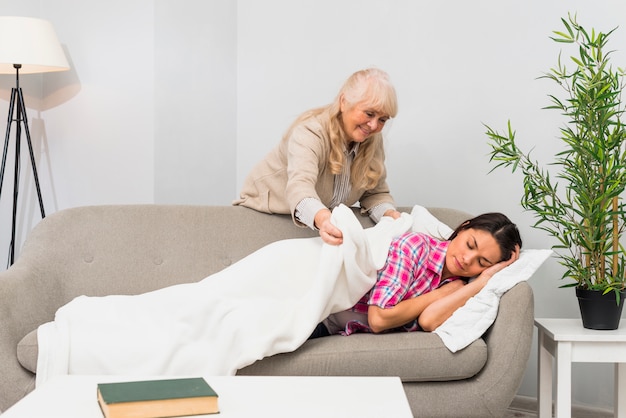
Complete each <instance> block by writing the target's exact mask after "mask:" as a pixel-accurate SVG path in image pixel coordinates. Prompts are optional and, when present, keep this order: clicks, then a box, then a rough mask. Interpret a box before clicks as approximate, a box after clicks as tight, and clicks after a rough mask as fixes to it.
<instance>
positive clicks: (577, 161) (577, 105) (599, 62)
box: [486, 14, 626, 329]
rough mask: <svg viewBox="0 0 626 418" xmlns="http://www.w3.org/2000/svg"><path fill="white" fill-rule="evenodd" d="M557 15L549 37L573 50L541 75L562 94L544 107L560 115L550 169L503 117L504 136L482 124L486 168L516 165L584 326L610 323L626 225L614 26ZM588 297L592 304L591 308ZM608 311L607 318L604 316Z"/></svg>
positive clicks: (621, 291) (615, 320) (615, 322)
mask: <svg viewBox="0 0 626 418" xmlns="http://www.w3.org/2000/svg"><path fill="white" fill-rule="evenodd" d="M561 21H562V23H563V26H564V29H563V30H561V31H554V32H553V35H554V36H553V37H551V39H552V40H553V41H555V42H559V43H562V44H563V45H564V46H565V47H572V48H573V49H574V50H575V54H574V55H572V56H570V59H569V60H566V61H567V64H568V65H569V66H571V68H570V67H566V64H565V63H564V62H563V61H562V60H561V54H559V58H558V62H557V65H556V67H554V68H551V69H550V71H549V72H547V73H546V74H544V75H543V76H542V77H540V78H542V79H548V80H551V81H553V82H554V83H556V86H558V88H559V90H561V91H562V96H559V95H552V94H549V95H548V96H549V98H550V105H549V106H547V107H546V109H554V110H558V111H559V112H560V113H561V114H562V115H563V116H564V117H565V122H564V124H563V126H562V127H561V128H560V140H561V141H562V145H563V148H562V150H561V151H560V152H558V153H557V154H556V156H555V160H554V161H553V162H552V163H551V164H550V167H547V166H541V165H540V164H539V162H537V161H535V160H533V159H532V158H531V156H530V153H527V152H523V151H521V150H520V149H519V148H518V147H517V144H516V142H515V131H514V130H513V129H512V127H511V123H510V121H509V123H508V129H507V132H505V133H504V134H502V135H501V134H500V133H498V132H497V131H495V130H493V129H491V128H490V127H489V126H486V128H487V132H486V134H487V136H488V141H489V145H490V147H491V152H490V155H491V159H490V161H491V162H494V163H495V164H496V166H495V167H494V168H493V169H492V171H493V170H495V169H496V168H498V167H502V166H504V167H509V168H510V169H511V170H512V171H516V170H517V169H519V170H521V172H522V175H523V185H524V193H523V195H522V199H521V205H522V207H523V208H524V209H526V210H529V211H531V212H533V214H534V216H535V220H536V222H535V224H534V225H533V226H534V227H535V228H538V229H541V230H543V231H545V232H547V233H548V235H550V236H551V237H553V238H555V239H556V242H557V244H555V245H554V246H553V247H552V249H553V250H554V251H555V256H556V257H557V259H558V260H559V262H560V264H561V265H562V266H563V267H565V272H564V274H563V277H562V278H561V279H567V280H571V281H569V282H568V283H566V284H564V285H562V286H560V287H575V288H576V295H577V296H578V300H579V304H580V308H581V315H582V321H583V326H584V327H586V328H592V329H616V328H617V327H618V326H619V320H620V317H621V311H622V306H623V302H624V300H623V298H624V297H625V296H626V291H625V282H626V280H625V277H624V274H625V269H626V252H625V251H624V247H623V244H622V240H621V238H622V236H623V233H624V229H625V227H626V211H625V205H624V189H625V188H626V149H625V145H626V131H625V129H624V126H623V124H622V117H623V116H624V104H623V103H622V101H621V95H622V90H623V87H624V75H625V73H624V70H623V69H620V68H618V69H613V67H612V66H611V65H610V64H609V59H610V57H611V51H610V50H607V49H606V48H607V44H608V41H609V38H610V36H611V34H612V33H613V32H614V31H615V29H613V30H611V31H609V32H607V33H603V32H596V31H595V30H594V29H592V30H591V31H588V30H586V29H585V28H584V27H583V26H581V25H579V24H578V22H577V19H576V16H575V15H571V14H570V15H568V18H567V19H565V18H563V19H561ZM606 299H608V301H609V303H608V304H606V305H601V303H602V302H600V301H603V300H606ZM590 301H591V302H592V303H593V305H594V307H593V308H592V310H591V311H590V312H589V311H587V302H590ZM598 306H606V307H605V308H598ZM607 310H608V311H610V312H607ZM607 314H608V315H613V317H612V318H605V315H607Z"/></svg>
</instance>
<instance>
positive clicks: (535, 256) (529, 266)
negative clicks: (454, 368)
mask: <svg viewBox="0 0 626 418" xmlns="http://www.w3.org/2000/svg"><path fill="white" fill-rule="evenodd" d="M551 254H552V250H522V251H521V252H520V258H519V259H518V260H517V261H515V262H514V263H513V264H511V265H509V266H507V267H505V268H503V269H502V270H500V271H499V272H497V273H496V274H494V275H493V277H492V278H491V279H489V282H487V285H486V286H485V287H484V288H482V290H481V291H480V292H478V294H476V296H474V297H472V298H470V299H469V300H468V301H467V302H466V303H465V305H463V306H462V307H460V308H459V309H457V310H456V311H455V312H454V313H453V314H452V316H451V317H450V318H448V320H446V322H444V323H443V324H441V325H440V326H439V328H437V329H436V330H434V331H433V332H434V333H435V334H437V335H439V337H440V338H441V340H442V341H443V343H444V344H445V346H446V347H448V349H449V350H450V351H452V352H453V353H454V352H456V351H458V350H461V349H463V348H465V347H467V346H468V345H470V344H471V343H472V341H474V340H476V339H477V338H480V336H481V335H483V334H484V333H485V331H487V329H488V328H489V327H490V326H491V324H492V323H493V321H494V320H495V319H496V315H497V314H498V305H499V304H500V297H501V296H502V295H503V294H504V293H505V292H506V291H507V290H509V289H510V288H512V287H513V286H515V285H516V284H517V283H519V282H521V281H524V280H528V279H529V278H530V277H531V276H532V275H533V274H534V273H535V271H537V269H538V268H539V267H540V266H541V265H542V264H543V263H544V261H546V260H547V259H548V257H550V255H551Z"/></svg>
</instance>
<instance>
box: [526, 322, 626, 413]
mask: <svg viewBox="0 0 626 418" xmlns="http://www.w3.org/2000/svg"><path fill="white" fill-rule="evenodd" d="M622 322H624V321H622ZM535 325H536V326H537V330H538V344H539V347H538V356H539V364H538V376H537V378H538V398H539V399H538V400H539V416H540V417H542V418H543V417H551V416H552V365H553V362H555V363H556V367H555V371H556V381H557V385H556V399H555V402H554V404H555V414H554V416H555V417H557V418H568V417H570V416H571V407H572V406H571V398H572V394H571V390H572V363H574V362H583V363H584V362H589V363H615V405H614V410H615V416H616V417H619V418H626V327H625V326H624V325H623V324H622V325H621V326H620V327H619V328H618V329H616V330H611V331H597V330H592V329H586V328H584V327H583V325H582V322H581V320H580V319H559V318H536V319H535ZM598 390H601V389H598Z"/></svg>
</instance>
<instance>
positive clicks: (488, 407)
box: [0, 205, 533, 418]
mask: <svg viewBox="0 0 626 418" xmlns="http://www.w3.org/2000/svg"><path fill="white" fill-rule="evenodd" d="M404 210H405V211H409V209H408V208H404ZM430 210H431V212H432V213H433V214H434V215H435V216H436V217H438V218H439V219H441V220H442V221H444V222H446V223H447V224H449V225H450V226H453V227H454V226H456V225H458V224H459V223H460V222H461V221H463V220H465V219H467V218H469V217H470V215H468V214H467V213H463V212H461V211H457V210H452V209H441V208H430ZM357 216H358V217H359V219H360V220H361V222H362V224H363V225H364V226H371V225H372V224H371V221H370V220H369V218H367V217H363V216H361V215H357ZM232 225H236V226H235V227H234V228H233V227H232ZM311 236H316V233H315V232H314V231H311V230H309V229H304V228H298V227H296V226H295V225H293V223H292V221H291V218H289V217H288V216H282V215H267V214H262V213H258V212H255V211H253V210H251V209H246V208H243V207H238V206H173V205H116V206H88V207H79V208H73V209H67V210H62V211H59V212H57V213H54V214H52V215H50V216H48V217H46V218H45V219H44V220H42V221H41V222H40V223H39V224H38V225H37V226H36V227H35V228H34V229H33V230H32V231H31V233H30V234H29V236H28V238H27V240H26V243H25V244H24V246H23V248H22V251H21V254H20V256H19V257H18V259H17V260H16V262H15V264H14V265H13V266H11V267H10V268H9V269H7V270H6V271H3V272H0V330H2V331H1V334H0V410H6V409H7V408H9V407H10V406H11V405H12V404H14V403H15V402H17V401H18V400H19V399H20V398H22V397H23V396H25V395H26V394H28V393H29V392H30V391H31V390H33V389H34V382H35V374H34V371H35V370H36V353H37V346H36V329H37V327H38V326H39V325H41V324H42V323H44V322H48V321H51V320H52V319H53V318H54V313H55V311H56V310H57V309H58V308H59V307H61V306H62V305H64V304H65V303H67V302H69V301H70V300H71V299H73V298H74V297H76V296H78V295H82V294H86V295H107V294H113V293H115V294H137V293H142V292H146V291H149V290H153V289H157V288H161V287H164V286H168V285H172V284H176V283H181V282H191V281H198V280H200V279H202V278H204V277H206V276H208V275H210V274H211V273H214V272H216V271H219V270H221V269H222V268H224V267H226V266H228V265H230V264H232V263H234V262H236V261H237V260H239V259H241V258H242V257H244V256H246V255H247V254H249V253H251V252H252V251H254V250H256V249H258V248H260V247H261V246H263V245H265V244H267V243H269V242H272V241H275V240H279V239H284V238H294V237H311ZM532 332H533V295H532V291H531V288H530V287H529V286H528V284H527V283H525V282H522V283H520V284H518V285H516V286H515V287H514V288H513V289H511V290H510V291H509V292H507V293H506V294H505V295H504V296H503V297H502V300H501V304H500V309H499V313H498V317H497V319H496V321H495V323H494V324H493V325H492V326H491V328H490V329H489V330H488V331H487V332H486V333H485V335H484V336H483V337H482V338H481V339H479V340H477V341H475V342H474V343H472V344H471V345H470V346H468V347H467V348H465V349H464V350H461V351H459V352H457V353H455V354H452V353H451V352H450V351H448V350H447V349H446V348H445V346H444V345H443V344H442V342H441V340H440V339H439V337H438V336H437V335H435V334H431V333H423V332H416V333H394V334H384V335H370V334H356V335H352V336H349V337H344V336H331V337H325V338H319V339H315V340H310V341H308V342H306V343H305V344H304V345H303V346H302V347H300V348H299V349H298V350H296V351H295V352H292V353H285V354H279V355H275V356H272V357H269V358H265V359H263V360H260V361H258V362H256V363H255V364H252V365H251V366H248V367H246V368H244V369H242V370H240V371H239V374H248V375H252V374H258V375H375V376H379V375H383V376H386V375H391V376H400V377H401V379H402V381H403V386H404V389H405V392H406V395H407V397H408V400H409V402H410V404H411V408H412V411H413V414H414V415H415V416H416V417H437V416H439V417H453V416H458V417H481V418H484V417H502V416H504V414H505V410H506V408H507V407H508V405H509V404H510V402H511V401H512V399H513V398H514V396H515V394H516V392H517V389H518V386H519V384H520V382H521V379H522V376H523V373H524V370H525V368H526V363H527V360H528V356H529V352H530V345H531V341H532Z"/></svg>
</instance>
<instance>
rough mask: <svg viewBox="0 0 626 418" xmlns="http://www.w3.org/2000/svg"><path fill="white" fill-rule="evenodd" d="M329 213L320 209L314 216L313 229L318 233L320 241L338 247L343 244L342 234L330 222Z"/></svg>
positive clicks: (327, 210)
mask: <svg viewBox="0 0 626 418" xmlns="http://www.w3.org/2000/svg"><path fill="white" fill-rule="evenodd" d="M330 215H331V212H330V210H329V209H322V210H320V211H318V212H317V213H316V214H315V227H316V228H317V229H318V230H319V231H320V237H321V238H322V241H324V242H325V243H327V244H330V245H339V244H341V243H342V242H343V233H342V232H341V231H340V230H339V228H337V227H336V226H335V225H333V224H332V223H331V222H330Z"/></svg>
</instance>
